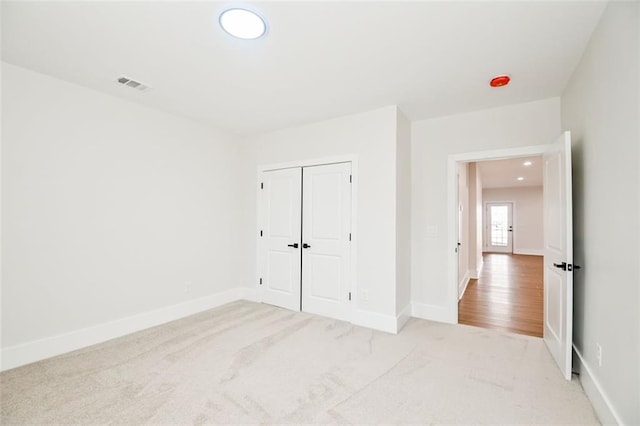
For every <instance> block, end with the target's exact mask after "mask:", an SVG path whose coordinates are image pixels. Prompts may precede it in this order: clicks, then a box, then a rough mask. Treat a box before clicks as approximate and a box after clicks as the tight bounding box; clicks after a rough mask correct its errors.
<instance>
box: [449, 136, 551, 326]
mask: <svg viewBox="0 0 640 426" xmlns="http://www.w3.org/2000/svg"><path fill="white" fill-rule="evenodd" d="M551 146H552V144H544V145H533V146H525V147H519V148H506V149H496V150H488V151H476V152H468V153H463V154H451V155H449V158H448V166H447V252H448V256H447V282H448V285H447V302H446V305H445V307H444V312H443V315H442V317H441V319H442V320H443V321H444V322H447V323H450V324H458V280H459V277H458V255H457V253H456V251H455V250H456V248H457V244H458V179H457V171H458V164H459V163H472V162H477V161H485V160H504V159H508V158H522V157H532V156H539V155H543V154H544V153H545V152H546V151H547V150H548V149H549V148H550V147H551ZM483 204H484V203H483ZM483 231H484V230H483ZM483 238H484V237H483Z"/></svg>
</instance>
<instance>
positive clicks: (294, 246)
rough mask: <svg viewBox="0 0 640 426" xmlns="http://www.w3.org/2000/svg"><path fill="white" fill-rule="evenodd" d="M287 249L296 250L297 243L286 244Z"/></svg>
mask: <svg viewBox="0 0 640 426" xmlns="http://www.w3.org/2000/svg"><path fill="white" fill-rule="evenodd" d="M287 247H293V248H298V243H293V244H287Z"/></svg>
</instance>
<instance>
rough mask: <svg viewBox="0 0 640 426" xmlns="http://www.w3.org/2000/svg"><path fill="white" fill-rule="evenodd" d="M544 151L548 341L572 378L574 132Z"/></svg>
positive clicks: (545, 320) (555, 356)
mask: <svg viewBox="0 0 640 426" xmlns="http://www.w3.org/2000/svg"><path fill="white" fill-rule="evenodd" d="M549 147H550V148H549V150H548V151H547V152H545V154H544V170H543V192H544V341H545V343H546V344H547V347H548V348H549V351H550V352H551V354H552V355H553V357H554V359H555V360H556V362H557V363H558V366H559V367H560V370H561V371H562V373H563V374H564V376H565V378H566V379H567V380H571V346H572V340H573V336H572V328H573V270H574V265H573V224H572V216H571V215H572V210H571V209H572V207H571V204H572V202H571V196H572V195H571V192H572V191H571V135H570V133H569V132H565V133H563V134H562V135H561V136H560V138H559V139H558V141H557V142H556V143H555V144H553V145H550V146H549Z"/></svg>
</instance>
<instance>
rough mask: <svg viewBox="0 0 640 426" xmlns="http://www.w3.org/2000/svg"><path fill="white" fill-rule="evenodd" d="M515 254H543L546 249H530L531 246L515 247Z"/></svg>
mask: <svg viewBox="0 0 640 426" xmlns="http://www.w3.org/2000/svg"><path fill="white" fill-rule="evenodd" d="M513 254H524V255H528V256H543V255H544V251H543V250H542V249H529V248H519V247H518V248H516V247H514V248H513Z"/></svg>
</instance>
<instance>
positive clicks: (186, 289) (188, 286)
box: [184, 281, 191, 294]
mask: <svg viewBox="0 0 640 426" xmlns="http://www.w3.org/2000/svg"><path fill="white" fill-rule="evenodd" d="M189 293H191V281H185V282H184V294H189Z"/></svg>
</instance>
